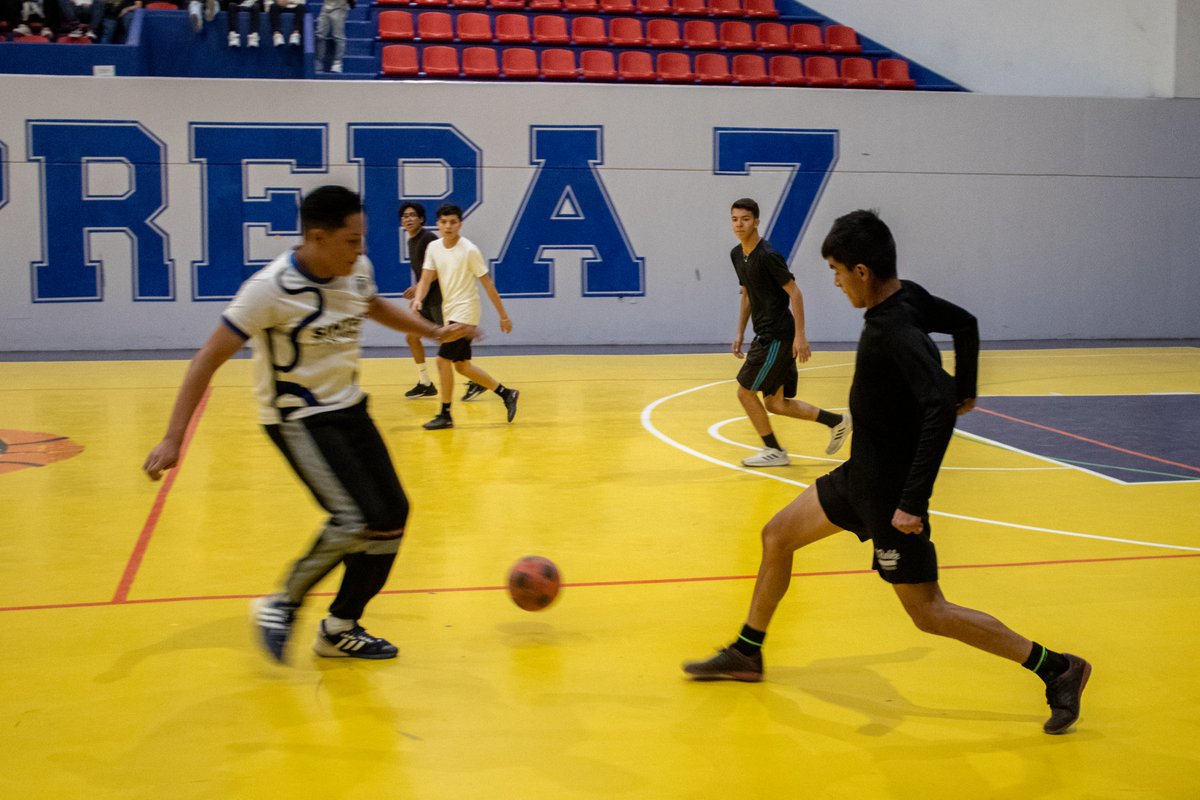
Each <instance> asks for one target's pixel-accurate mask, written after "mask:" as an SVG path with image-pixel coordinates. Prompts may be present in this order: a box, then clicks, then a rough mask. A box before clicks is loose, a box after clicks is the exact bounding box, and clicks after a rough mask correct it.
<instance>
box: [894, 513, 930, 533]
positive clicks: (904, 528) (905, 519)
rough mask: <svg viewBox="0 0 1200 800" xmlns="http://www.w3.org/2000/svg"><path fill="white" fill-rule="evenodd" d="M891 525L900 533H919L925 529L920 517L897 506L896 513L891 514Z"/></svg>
mask: <svg viewBox="0 0 1200 800" xmlns="http://www.w3.org/2000/svg"><path fill="white" fill-rule="evenodd" d="M892 527H893V528H895V529H896V530H898V531H900V532H901V533H920V532H921V531H923V530H925V523H924V522H922V521H921V518H920V517H916V516H913V515H912V514H909V513H908V512H907V511H901V510H900V509H898V508H897V509H896V513H895V514H892Z"/></svg>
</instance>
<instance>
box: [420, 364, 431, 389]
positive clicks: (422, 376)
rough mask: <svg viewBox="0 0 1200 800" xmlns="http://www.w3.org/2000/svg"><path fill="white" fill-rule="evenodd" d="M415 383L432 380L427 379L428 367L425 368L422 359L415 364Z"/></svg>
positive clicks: (423, 383)
mask: <svg viewBox="0 0 1200 800" xmlns="http://www.w3.org/2000/svg"><path fill="white" fill-rule="evenodd" d="M417 383H419V384H421V385H422V386H424V385H425V384H427V383H433V381H431V380H429V369H428V368H426V366H425V362H424V361H422V362H421V363H420V364H417Z"/></svg>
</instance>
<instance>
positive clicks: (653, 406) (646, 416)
mask: <svg viewBox="0 0 1200 800" xmlns="http://www.w3.org/2000/svg"><path fill="white" fill-rule="evenodd" d="M833 366H839V367H840V366H848V365H846V364H837V365H833ZM829 368H830V367H813V368H802V369H801V370H800V371H801V372H808V371H810V369H829ZM725 383H729V381H728V380H721V381H713V382H711V383H705V384H701V385H699V386H693V387H692V388H690V389H684V390H683V391H680V392H675V393H674V394H669V395H666V396H664V397H660V398H658V399H657V400H654V401H653V402H651V403H650V404H649V405H647V406H646V407H645V408H643V409H642V414H641V420H642V427H643V428H645V429H646V431H647V432H648V433H650V435H651V436H654V437H655V438H656V439H658V440H659V441H661V442H663V443H664V444H667V445H668V446H670V447H673V448H675V449H676V450H679V451H680V452H683V453H687V454H688V455H690V456H693V457H695V458H699V459H700V460H702V461H707V462H708V463H710V464H716V465H717V466H719V467H724V468H725V469H732V470H734V471H736V472H743V473H746V474H748V475H756V476H758V477H760V478H767V479H769V480H773V481H779V482H780V483H786V484H790V485H792V486H798V487H800V488H801V489H807V488H808V487H809V484H807V483H802V482H801V481H797V480H792V479H791V478H785V477H783V476H781V475H774V474H771V473H769V472H766V471H763V470H760V469H751V468H749V467H743V466H741V465H740V464H731V463H729V462H728V461H722V460H721V459H719V458H715V457H713V456H710V455H706V454H704V453H701V452H700V451H699V450H696V449H694V448H691V447H688V446H687V445H685V444H683V443H682V442H679V441H676V440H675V439H672V438H671V437H670V436H668V435H667V434H665V433H663V432H662V431H661V430H659V429H658V427H657V426H655V424H654V420H653V417H654V412H655V411H656V410H657V409H658V408H659V407H660V406H662V405H663V404H665V403H667V402H669V401H671V400H675V399H678V398H680V397H683V396H685V395H689V394H692V393H694V392H699V391H703V390H705V389H711V388H712V387H714V386H720V385H722V384H725ZM929 515H930V516H938V517H945V518H946V519H957V520H961V521H963V522H978V523H981V524H983V525H997V526H1000V527H1004V528H1014V529H1016V530H1023V531H1033V532H1036V533H1049V534H1052V535H1055V536H1067V537H1071V538H1077V539H1092V540H1095V541H1101V542H1113V543H1117V544H1132V545H1138V546H1140V547H1160V548H1163V549H1167V550H1184V551H1188V552H1197V553H1200V547H1187V546H1185V545H1177V544H1164V543H1162V542H1147V541H1142V540H1139V539H1124V538H1120V537H1116V536H1101V535H1099V534H1095V533H1081V532H1079V531H1064V530H1059V529H1057V528H1043V527H1040V526H1037V525H1022V524H1020V523H1016V522H1005V521H1003V520H995V519H987V518H985V517H973V516H969V515H966V514H952V513H950V512H948V511H934V510H933V509H930V511H929Z"/></svg>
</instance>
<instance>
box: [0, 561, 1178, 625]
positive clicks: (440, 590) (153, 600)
mask: <svg viewBox="0 0 1200 800" xmlns="http://www.w3.org/2000/svg"><path fill="white" fill-rule="evenodd" d="M1176 558H1200V553H1169V554H1162V555H1153V556H1111V557H1108V558H1061V559H1053V560H1048V561H1007V562H998V563H994V564H940V565H939V568H940V569H1000V568H1009V567H1048V566H1056V565H1064V564H1105V563H1112V562H1117V561H1163V560H1166V559H1176ZM874 572H875V571H874V570H871V569H844V570H830V571H826V572H793V573H792V577H793V578H829V577H837V576H840V575H870V574H873V573H874ZM755 577H756V576H754V575H699V576H693V577H689V578H643V579H632V580H624V581H579V582H577V583H564V584H563V587H564V588H573V589H581V588H586V587H589V586H592V587H596V586H601V587H603V586H652V585H656V584H665V583H705V582H708V581H750V580H754V578H755ZM505 589H507V587H505V586H443V587H437V588H425V589H384V590H383V591H382V592H380V594H381V595H400V594H450V593H453V592H499V591H504V590H505ZM334 594H335V593H334V592H313V593H312V594H311V595H309V596H310V597H333V596H334ZM261 596H262V595H261V593H258V594H218V595H194V596H191V597H147V598H142V599H138V600H128V599H126V600H116V599H113V600H98V601H93V602H80V603H45V604H42V605H33V606H7V607H0V612H4V611H47V610H57V609H66V608H101V607H104V606H116V605H153V604H158V603H194V602H198V601H206V600H207V601H211V600H250V599H253V598H255V597H261Z"/></svg>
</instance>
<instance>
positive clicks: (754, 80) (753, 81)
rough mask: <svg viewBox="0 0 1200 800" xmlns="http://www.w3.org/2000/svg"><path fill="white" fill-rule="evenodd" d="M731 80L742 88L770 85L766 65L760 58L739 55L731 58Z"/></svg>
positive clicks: (748, 54) (750, 55) (747, 54)
mask: <svg viewBox="0 0 1200 800" xmlns="http://www.w3.org/2000/svg"><path fill="white" fill-rule="evenodd" d="M733 80H734V81H735V82H736V83H739V84H741V85H743V86H761V85H762V84H765V83H770V82H771V78H770V76H768V75H767V63H766V61H764V60H763V57H762V56H758V55H752V54H750V53H740V54H739V55H736V56H734V57H733Z"/></svg>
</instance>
